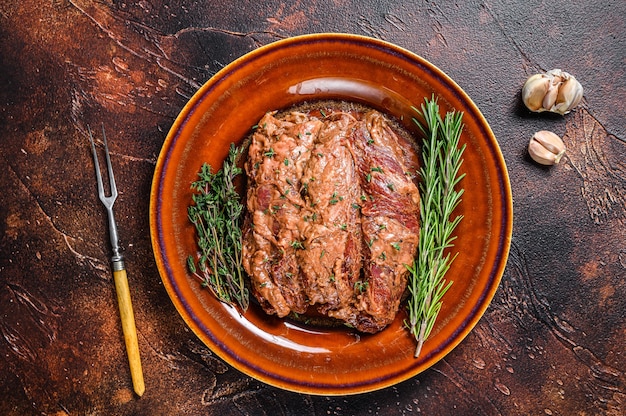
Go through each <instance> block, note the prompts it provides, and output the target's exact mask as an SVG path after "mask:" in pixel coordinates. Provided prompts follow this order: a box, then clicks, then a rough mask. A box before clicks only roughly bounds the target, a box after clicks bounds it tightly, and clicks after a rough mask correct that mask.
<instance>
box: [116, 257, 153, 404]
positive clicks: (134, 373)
mask: <svg viewBox="0 0 626 416" xmlns="http://www.w3.org/2000/svg"><path fill="white" fill-rule="evenodd" d="M113 279H114V280H115V291H116V292H117V303H118V305H119V307H120V317H121V319H122V330H123V332H124V342H125V343H126V352H127V354H128V362H129V364H130V376H131V378H132V381H133V388H134V390H135V393H137V395H138V396H140V397H141V395H142V394H143V393H144V391H145V390H146V388H145V385H144V381H143V371H142V369H141V359H140V357H139V343H138V342H137V328H136V327H135V316H134V314H133V305H132V303H131V301H130V290H129V288H128V278H127V277H126V269H124V268H122V269H121V270H114V271H113Z"/></svg>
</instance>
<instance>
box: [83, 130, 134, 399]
mask: <svg viewBox="0 0 626 416" xmlns="http://www.w3.org/2000/svg"><path fill="white" fill-rule="evenodd" d="M87 130H88V132H89V141H90V142H91V150H92V152H93V160H94V165H95V168H96V181H97V182H98V196H99V197H100V201H102V204H104V207H105V208H106V211H107V215H108V218H109V237H110V239H111V247H112V249H113V256H112V257H111V264H112V269H113V279H114V281H115V291H116V293H117V303H118V305H119V308H120V317H121V321H122V330H123V332H124V342H125V343H126V353H127V354H128V361H129V364H130V375H131V378H132V381H133V388H134V390H135V393H137V395H139V396H141V395H142V394H143V393H144V391H145V386H144V381H143V372H142V369H141V359H140V357H139V344H138V342H137V328H136V327H135V317H134V314H133V305H132V303H131V300H130V290H129V288H128V278H127V276H126V267H125V265H124V259H123V257H122V255H121V254H120V246H119V242H118V236H117V225H116V224H115V217H114V216H113V204H114V203H115V199H116V198H117V187H116V186H115V178H114V176H113V168H112V167H111V156H110V155H109V147H108V145H107V139H106V134H105V133H104V126H102V141H103V143H104V152H105V158H106V164H107V172H108V177H109V185H110V188H111V195H110V196H106V195H105V193H104V185H103V183H102V174H101V173H100V164H99V162H98V153H97V152H96V145H95V144H94V140H93V135H92V134H91V128H90V127H89V126H87Z"/></svg>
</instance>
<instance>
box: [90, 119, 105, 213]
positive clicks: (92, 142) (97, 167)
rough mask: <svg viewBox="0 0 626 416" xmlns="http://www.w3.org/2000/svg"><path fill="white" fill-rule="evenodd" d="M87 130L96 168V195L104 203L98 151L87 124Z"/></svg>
mask: <svg viewBox="0 0 626 416" xmlns="http://www.w3.org/2000/svg"><path fill="white" fill-rule="evenodd" d="M87 131H88V132H89V141H90V142H91V152H92V153H93V162H94V166H95V169H96V182H97V183H98V196H99V197H100V200H101V201H102V202H103V203H104V202H105V196H104V185H103V183H102V174H101V173H100V162H99V161H98V152H97V151H96V145H95V143H94V141H93V134H92V133H91V127H89V126H87Z"/></svg>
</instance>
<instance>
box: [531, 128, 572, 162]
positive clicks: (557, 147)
mask: <svg viewBox="0 0 626 416" xmlns="http://www.w3.org/2000/svg"><path fill="white" fill-rule="evenodd" d="M528 154H530V157H531V158H532V159H533V160H534V161H535V162H537V163H540V164H542V165H556V164H558V163H559V161H560V160H561V158H562V157H563V155H564V154H565V143H563V140H561V138H560V137H559V136H557V135H556V134H554V133H552V132H551V131H547V130H540V131H538V132H537V133H535V134H533V137H531V139H530V142H529V143H528Z"/></svg>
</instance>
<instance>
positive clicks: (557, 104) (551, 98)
mask: <svg viewBox="0 0 626 416" xmlns="http://www.w3.org/2000/svg"><path fill="white" fill-rule="evenodd" d="M582 98H583V87H582V85H580V82H578V81H577V80H576V78H574V76H573V75H570V74H569V73H567V72H565V71H561V70H560V69H553V70H551V71H548V72H546V73H545V74H535V75H533V76H531V77H530V78H528V80H527V81H526V83H525V84H524V87H523V88H522V100H523V101H524V105H526V107H528V109H529V110H530V111H535V112H538V113H540V112H542V111H551V112H553V113H559V114H561V115H563V114H567V113H569V112H570V110H572V109H573V108H574V107H576V106H577V105H578V104H579V103H580V101H581V100H582Z"/></svg>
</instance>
